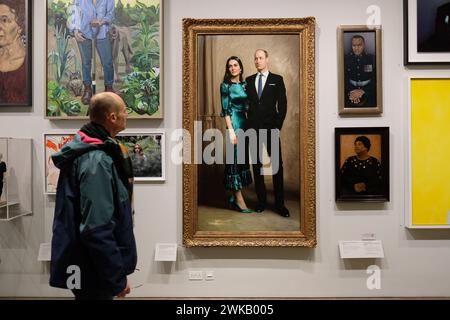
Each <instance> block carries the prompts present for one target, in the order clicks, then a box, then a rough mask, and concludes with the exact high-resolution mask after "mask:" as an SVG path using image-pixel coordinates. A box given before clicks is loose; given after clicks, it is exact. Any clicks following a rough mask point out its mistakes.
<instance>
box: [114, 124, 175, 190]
mask: <svg viewBox="0 0 450 320" xmlns="http://www.w3.org/2000/svg"><path fill="white" fill-rule="evenodd" d="M116 138H117V139H118V140H120V141H121V142H122V143H123V144H124V145H125V146H126V147H127V148H128V152H129V154H130V158H131V162H132V163H133V174H134V181H136V182H138V181H165V179H166V174H165V173H166V170H165V169H166V168H165V136H164V132H163V131H151V132H146V133H121V134H119V135H118V136H117V137H116Z"/></svg>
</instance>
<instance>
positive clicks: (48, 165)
mask: <svg viewBox="0 0 450 320" xmlns="http://www.w3.org/2000/svg"><path fill="white" fill-rule="evenodd" d="M74 137H75V132H60V133H45V134H44V161H45V163H44V173H45V178H44V193H45V194H56V187H57V186H58V179H59V169H58V168H57V167H56V166H55V164H54V163H53V160H52V155H53V154H54V153H57V152H59V151H61V149H62V147H64V145H65V144H66V143H68V142H70V141H72V140H73V138H74Z"/></svg>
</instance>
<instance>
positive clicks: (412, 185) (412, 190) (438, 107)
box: [405, 73, 450, 229]
mask: <svg viewBox="0 0 450 320" xmlns="http://www.w3.org/2000/svg"><path fill="white" fill-rule="evenodd" d="M449 98H450V77H445V76H442V77H440V76H436V75H435V74H432V73H428V74H421V75H420V76H411V77H409V78H408V109H407V117H406V119H407V126H406V128H407V131H406V132H405V136H406V137H407V138H406V142H407V143H405V146H406V148H405V151H406V152H405V153H406V155H407V156H406V159H407V161H406V166H405V177H406V179H405V195H406V197H405V226H406V227H407V228H411V229H450V211H449V205H450V202H449V197H448V179H449V177H450V169H449V166H448V164H447V159H448V155H449V154H450V151H449V150H450V148H449V141H448V139H447V136H448V122H449V119H450V112H449V110H450V104H449V101H450V100H449Z"/></svg>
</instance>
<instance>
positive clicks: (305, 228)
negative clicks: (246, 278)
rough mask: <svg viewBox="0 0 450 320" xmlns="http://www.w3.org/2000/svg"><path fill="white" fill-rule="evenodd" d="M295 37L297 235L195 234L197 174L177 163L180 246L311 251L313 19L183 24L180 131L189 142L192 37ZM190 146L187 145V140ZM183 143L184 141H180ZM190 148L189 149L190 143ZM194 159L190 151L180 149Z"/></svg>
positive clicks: (193, 113)
mask: <svg viewBox="0 0 450 320" xmlns="http://www.w3.org/2000/svg"><path fill="white" fill-rule="evenodd" d="M217 34H221V35H243V34H246V35H252V34H255V35H256V34H294V35H295V34H296V35H298V44H299V47H300V52H301V56H300V68H299V80H300V81H299V92H300V95H299V106H300V110H299V111H300V112H299V124H300V125H299V130H300V137H301V139H300V148H299V149H300V154H299V160H300V161H299V164H300V177H299V179H300V228H299V230H298V231H288V232H287V231H270V232H267V231H263V232H253V231H252V232H217V231H199V230H197V229H198V227H197V226H198V224H197V220H198V203H197V196H198V194H197V192H198V188H197V185H198V170H197V166H198V165H196V164H191V163H186V161H185V162H184V164H183V244H184V245H185V246H187V247H208V246H242V247H253V246H255V247H256V246H259V247H262V246H267V247H315V246H316V243H317V240H316V196H315V194H316V182H315V179H316V165H315V163H316V161H315V146H316V135H315V127H316V123H315V18H313V17H308V18H301V19H297V18H295V19H183V129H184V130H186V131H187V132H189V133H190V137H192V139H194V121H195V119H197V109H196V106H197V96H198V90H197V79H198V75H197V70H198V69H197V67H198V60H197V45H198V43H197V41H198V40H197V39H198V38H197V37H198V36H199V35H217ZM191 142H193V141H191ZM185 143H186V141H185ZM191 145H194V144H193V143H192V144H191ZM184 152H185V156H186V155H187V156H188V157H190V159H194V150H188V149H187V148H185V149H184Z"/></svg>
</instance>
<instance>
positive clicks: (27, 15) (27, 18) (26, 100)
mask: <svg viewBox="0 0 450 320" xmlns="http://www.w3.org/2000/svg"><path fill="white" fill-rule="evenodd" d="M11 3H12V4H13V5H14V6H15V9H14V12H17V13H18V14H19V15H20V17H21V18H20V17H19V19H23V29H24V30H23V32H22V35H21V37H20V41H22V42H23V45H24V47H25V60H24V62H23V64H22V65H21V66H20V67H19V68H18V69H16V70H12V71H8V72H3V76H2V77H0V107H29V106H31V105H32V103H33V81H32V80H33V76H32V70H33V68H32V62H33V56H32V43H33V37H32V29H33V20H32V11H33V7H32V4H33V1H32V0H14V1H11V0H10V1H5V0H0V4H3V5H6V6H8V7H9V5H11ZM0 58H1V57H0ZM22 66H23V67H22ZM10 72H11V73H10ZM13 72H14V74H13ZM8 73H10V75H9V76H8V75H7V74H8ZM23 74H24V75H23ZM22 76H23V77H24V81H23V86H22V85H19V84H18V85H17V87H18V88H19V87H20V88H21V89H22V90H23V91H22V90H14V92H16V93H23V96H20V97H19V96H17V95H16V96H15V97H13V98H11V97H5V98H4V97H3V96H2V91H3V92H6V89H7V85H8V83H10V79H18V78H19V79H20V77H22ZM8 79H9V80H8ZM2 82H3V83H2Z"/></svg>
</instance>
